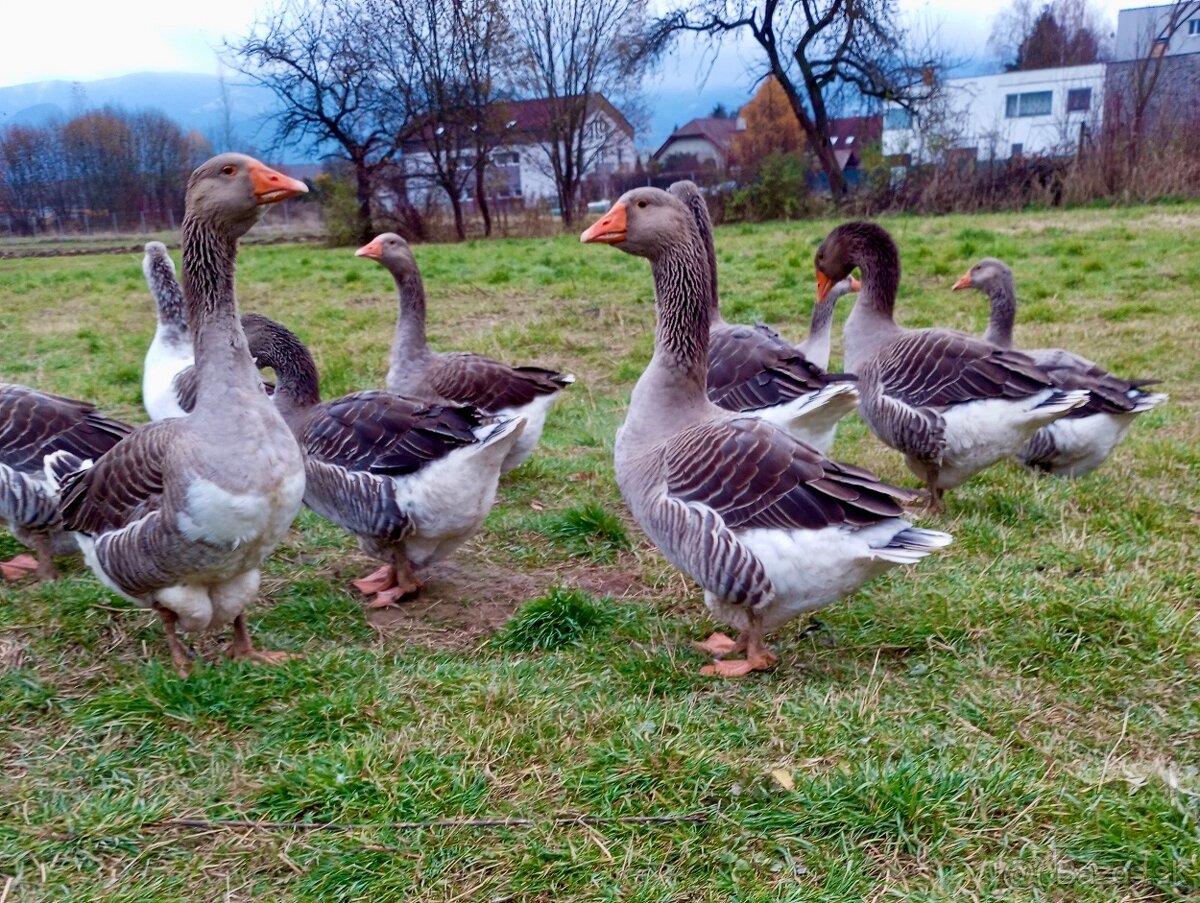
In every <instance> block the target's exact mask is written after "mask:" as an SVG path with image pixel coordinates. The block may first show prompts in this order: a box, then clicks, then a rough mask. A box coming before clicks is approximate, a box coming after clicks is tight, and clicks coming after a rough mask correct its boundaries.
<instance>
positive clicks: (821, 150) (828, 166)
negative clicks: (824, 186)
mask: <svg viewBox="0 0 1200 903" xmlns="http://www.w3.org/2000/svg"><path fill="white" fill-rule="evenodd" d="M813 150H814V151H816V154H817V162H818V163H819V164H821V171H822V172H824V173H825V177H826V178H827V179H829V195H830V197H832V198H833V203H834V204H836V205H837V206H839V207H840V206H841V204H842V201H844V200H845V199H846V194H847V188H848V186H847V184H846V175H845V173H843V172H842V168H841V167H840V166H838V161H837V156H836V155H835V154H834V152H833V148H832V147H830V145H829V142H828V141H824V140H818V141H815V142H813Z"/></svg>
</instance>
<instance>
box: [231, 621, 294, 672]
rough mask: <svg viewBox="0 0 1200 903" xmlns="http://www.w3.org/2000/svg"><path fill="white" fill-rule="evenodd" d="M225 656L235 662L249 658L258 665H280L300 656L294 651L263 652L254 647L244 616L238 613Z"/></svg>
mask: <svg viewBox="0 0 1200 903" xmlns="http://www.w3.org/2000/svg"><path fill="white" fill-rule="evenodd" d="M225 657H226V658H228V659H231V660H233V661H235V662H240V661H242V660H249V661H252V662H258V663H259V664H260V665H282V664H283V663H284V662H286V661H287V660H288V659H290V658H300V655H299V654H297V653H295V652H264V651H263V650H261V649H255V648H254V643H253V642H252V641H251V640H250V628H249V626H247V624H246V616H245V615H244V614H240V615H238V616H237V617H236V618H234V619H233V642H232V643H230V644H229V646H228V647H227V648H226V650H225Z"/></svg>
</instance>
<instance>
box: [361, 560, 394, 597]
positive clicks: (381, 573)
mask: <svg viewBox="0 0 1200 903" xmlns="http://www.w3.org/2000/svg"><path fill="white" fill-rule="evenodd" d="M395 585H396V569H395V568H394V567H393V566H392V565H390V564H385V565H384V566H383V567H381V568H377V569H376V570H374V571H372V572H371V573H370V574H368V575H367V576H366V577H363V578H361V579H359V580H355V581H353V586H354V588H355V589H357V590H358V591H359V592H360V593H362V594H363V595H364V596H373V595H375V593H379V592H383V591H384V590H385V589H391V588H392V587H393V586H395Z"/></svg>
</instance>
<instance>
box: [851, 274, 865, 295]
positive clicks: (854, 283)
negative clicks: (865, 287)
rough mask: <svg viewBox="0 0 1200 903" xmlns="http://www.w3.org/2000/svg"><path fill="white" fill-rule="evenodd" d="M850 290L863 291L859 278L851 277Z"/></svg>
mask: <svg viewBox="0 0 1200 903" xmlns="http://www.w3.org/2000/svg"><path fill="white" fill-rule="evenodd" d="M850 291H852V292H861V291H862V283H861V282H859V281H858V280H857V279H855V278H854V277H853V276H851V277H850Z"/></svg>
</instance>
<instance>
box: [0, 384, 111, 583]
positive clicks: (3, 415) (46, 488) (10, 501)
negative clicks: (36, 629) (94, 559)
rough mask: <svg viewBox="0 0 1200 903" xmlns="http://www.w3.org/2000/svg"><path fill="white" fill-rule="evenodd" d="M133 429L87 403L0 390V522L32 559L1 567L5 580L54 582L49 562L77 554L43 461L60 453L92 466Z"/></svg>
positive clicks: (15, 389) (29, 391) (33, 392)
mask: <svg viewBox="0 0 1200 903" xmlns="http://www.w3.org/2000/svg"><path fill="white" fill-rule="evenodd" d="M132 429H133V428H132V427H131V426H129V425H128V424H125V423H121V422H120V421H119V420H112V419H110V418H108V417H104V416H102V415H101V414H99V413H98V412H97V411H96V406H95V405H93V404H89V403H88V402H86V401H76V400H75V399H73V398H64V397H63V396H61V395H50V394H48V393H46V392H39V391H37V390H36V389H30V388H28V387H26V386H18V385H13V384H0V522H6V523H7V524H8V525H9V527H10V529H11V530H12V532H13V535H14V536H16V538H17V539H19V540H20V541H21V542H23V543H24V544H25V545H27V546H29V548H31V549H33V551H34V553H35V555H36V557H34V556H30V555H18V556H16V557H15V558H13V559H11V560H9V561H4V562H0V573H3V575H4V579H5V580H19V579H20V578H22V577H24V576H26V575H28V574H29V573H33V574H34V576H35V577H36V578H37V579H38V580H54V579H56V578H57V577H58V572H57V571H56V570H55V567H54V556H55V555H70V554H73V553H74V554H78V552H79V547H78V546H77V545H76V544H75V540H74V539H72V538H71V536H70V535H69V534H67V533H64V532H63V531H62V520H61V518H60V517H59V512H58V501H59V500H58V493H57V492H56V491H55V488H54V486H53V485H52V484H51V483H50V482H49V481H48V480H47V478H46V473H45V469H44V459H45V458H46V456H47V455H50V454H53V453H55V452H59V451H62V452H69V453H70V454H73V455H76V456H78V457H79V458H80V459H81V460H88V459H92V460H94V459H96V458H99V457H100V456H101V455H103V454H104V453H105V452H107V451H108V450H109V449H110V448H112V447H113V446H114V445H116V444H117V443H118V442H119V441H121V439H123V438H125V436H127V435H129V432H130V431H131V430H132Z"/></svg>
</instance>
